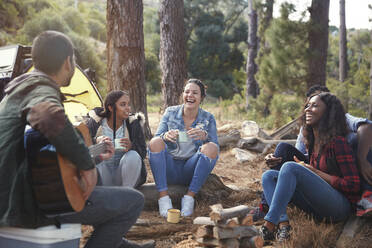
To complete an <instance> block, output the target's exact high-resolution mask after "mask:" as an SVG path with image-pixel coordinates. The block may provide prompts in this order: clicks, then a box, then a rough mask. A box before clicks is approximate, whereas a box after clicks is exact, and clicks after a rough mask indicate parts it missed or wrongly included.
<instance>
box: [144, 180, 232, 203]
mask: <svg viewBox="0 0 372 248" xmlns="http://www.w3.org/2000/svg"><path fill="white" fill-rule="evenodd" d="M138 190H139V191H141V192H142V194H143V195H144V196H145V209H146V210H154V209H157V208H158V197H159V193H158V191H157V189H156V186H155V183H146V184H144V185H142V186H141V187H139V188H138ZM187 190H188V187H187V186H184V185H168V193H169V196H170V198H171V199H172V203H173V206H177V205H180V204H181V199H182V197H183V196H184V195H185V194H186V192H187ZM232 192H233V190H232V189H230V188H229V187H227V186H226V185H224V184H223V182H222V181H221V179H220V178H219V177H218V176H216V175H215V174H210V175H209V176H208V178H207V180H206V181H205V183H204V185H203V187H202V188H201V189H200V191H199V193H198V194H197V195H196V197H195V199H196V201H198V200H200V199H203V200H204V201H208V200H211V201H213V202H216V201H220V200H221V199H224V198H226V197H228V196H229V195H230V194H231V193H232Z"/></svg>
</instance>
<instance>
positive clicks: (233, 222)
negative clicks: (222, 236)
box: [225, 217, 239, 227]
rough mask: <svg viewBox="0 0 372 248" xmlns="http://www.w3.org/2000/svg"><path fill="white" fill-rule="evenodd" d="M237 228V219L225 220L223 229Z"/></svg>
mask: <svg viewBox="0 0 372 248" xmlns="http://www.w3.org/2000/svg"><path fill="white" fill-rule="evenodd" d="M236 226H239V219H238V218H237V217H234V218H231V219H228V220H226V223H225V227H236Z"/></svg>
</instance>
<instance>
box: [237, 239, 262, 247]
mask: <svg viewBox="0 0 372 248" xmlns="http://www.w3.org/2000/svg"><path fill="white" fill-rule="evenodd" d="M263 245H264V241H263V239H262V238H261V236H254V237H251V238H242V239H240V247H241V248H261V247H263Z"/></svg>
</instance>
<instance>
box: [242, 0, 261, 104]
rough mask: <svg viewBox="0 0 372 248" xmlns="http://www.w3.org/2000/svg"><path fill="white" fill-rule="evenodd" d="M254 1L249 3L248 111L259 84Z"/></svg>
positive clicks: (250, 0) (251, 0)
mask: <svg viewBox="0 0 372 248" xmlns="http://www.w3.org/2000/svg"><path fill="white" fill-rule="evenodd" d="M253 4H254V3H253V0H249V1H248V19H249V28H248V56H247V69H246V71H247V81H246V85H247V91H246V98H245V99H246V109H248V108H249V102H250V99H251V98H256V97H257V95H258V90H259V88H258V84H257V81H256V78H255V74H256V72H257V64H256V62H255V59H256V57H257V50H258V39H257V11H256V9H255V6H254V5H253Z"/></svg>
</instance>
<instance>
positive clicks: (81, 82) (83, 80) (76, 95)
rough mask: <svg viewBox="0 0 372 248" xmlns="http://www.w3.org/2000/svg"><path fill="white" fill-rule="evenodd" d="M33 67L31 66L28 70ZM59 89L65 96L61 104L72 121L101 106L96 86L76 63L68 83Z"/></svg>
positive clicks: (78, 120)
mask: <svg viewBox="0 0 372 248" xmlns="http://www.w3.org/2000/svg"><path fill="white" fill-rule="evenodd" d="M33 69H34V68H33V67H31V68H30V70H29V71H32V70H33ZM61 91H62V93H63V94H64V95H65V97H66V100H65V101H64V102H63V105H64V106H65V111H66V114H67V116H68V118H69V119H70V121H71V122H72V123H75V122H80V121H82V120H83V118H84V117H85V116H87V114H88V112H89V111H90V110H92V109H93V108H95V107H102V106H103V104H102V97H101V95H100V94H99V92H98V90H97V88H96V86H95V85H94V83H93V82H92V81H91V80H90V79H89V77H88V76H87V75H86V74H85V73H84V72H83V70H82V69H81V68H80V67H79V66H78V65H76V66H75V73H74V76H73V77H72V79H71V83H70V85H69V86H67V87H61Z"/></svg>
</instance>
